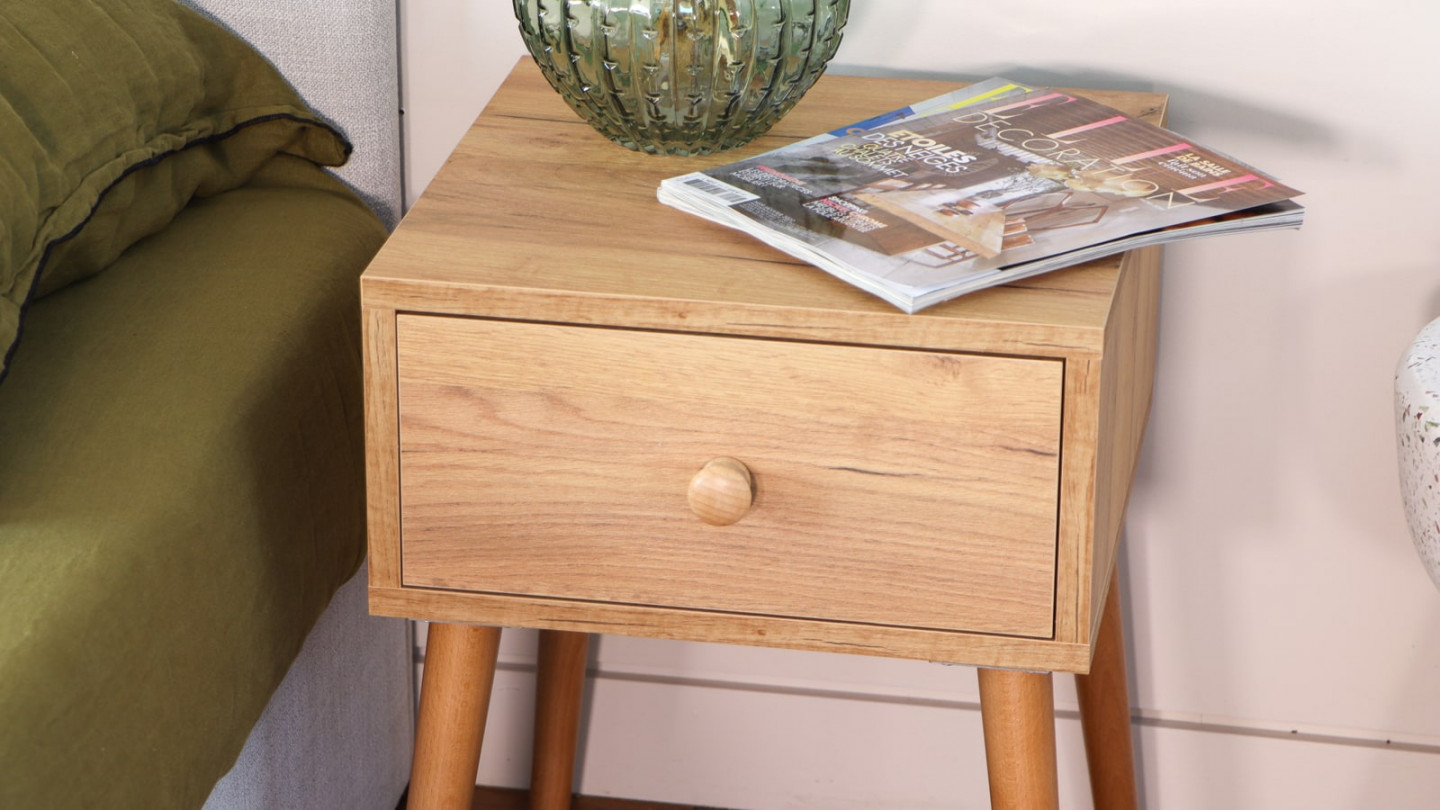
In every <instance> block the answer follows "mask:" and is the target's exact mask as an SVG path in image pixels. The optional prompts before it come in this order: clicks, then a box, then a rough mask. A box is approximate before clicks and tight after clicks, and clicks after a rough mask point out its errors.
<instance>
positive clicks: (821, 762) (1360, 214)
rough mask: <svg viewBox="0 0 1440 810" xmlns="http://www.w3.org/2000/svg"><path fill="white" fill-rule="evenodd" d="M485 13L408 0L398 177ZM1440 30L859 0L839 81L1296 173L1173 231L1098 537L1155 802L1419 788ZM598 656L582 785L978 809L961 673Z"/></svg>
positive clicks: (1065, 701) (1386, 8)
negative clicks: (1408, 511) (1266, 216)
mask: <svg viewBox="0 0 1440 810" xmlns="http://www.w3.org/2000/svg"><path fill="white" fill-rule="evenodd" d="M508 5H509V4H508V3H503V2H500V0H488V1H487V2H484V3H479V2H476V1H475V0H424V1H423V2H409V3H404V4H402V14H403V16H402V21H403V24H404V31H403V62H404V71H403V78H404V90H405V94H406V115H405V125H406V129H405V134H406V138H407V160H408V166H409V176H408V181H407V189H408V190H409V192H410V193H411V195H412V198H413V195H414V194H417V193H419V192H420V191H421V190H422V189H423V188H424V186H425V184H426V183H427V182H428V180H429V178H430V177H431V176H433V174H434V172H435V171H436V170H437V169H438V167H439V165H440V162H441V161H442V160H443V158H444V156H445V154H446V153H447V152H448V150H449V149H450V147H451V146H452V145H453V144H454V143H455V141H456V140H457V139H458V138H459V137H460V134H461V133H462V132H463V130H464V128H465V127H466V126H467V125H468V123H469V122H470V121H471V120H472V119H473V118H474V116H475V115H476V114H477V113H478V112H479V110H480V108H481V107H482V106H483V104H484V102H485V100H486V99H487V98H488V97H489V94H490V93H491V92H493V89H494V88H495V86H496V85H498V83H499V82H500V80H501V79H502V78H503V77H504V75H505V74H506V72H507V71H508V69H509V68H510V66H511V65H512V64H513V62H514V59H515V58H516V56H518V55H519V54H520V53H521V45H520V43H519V40H518V36H517V35H516V34H515V32H514V27H513V25H512V24H511V23H510V22H509V20H508V19H506V15H507V14H508ZM482 8H483V9H484V11H486V12H487V14H489V15H491V16H489V17H487V16H485V15H482V14H481V13H480V10H481V9H482ZM496 21H499V22H498V24H497V23H496ZM1437 34H1440V4H1435V3H1433V2H1428V0H1425V1H1423V2H1422V0H1375V1H1374V2H1370V3H1367V4H1363V5H1360V6H1357V5H1356V4H1354V3H1342V2H1339V1H1338V0H1270V2H1263V3H1261V2H1254V0H1212V2H1209V3H1205V4H1195V3H1154V2H1142V1H1141V0H1092V1H1091V2H1085V3H1076V2H1060V0H1011V2H1007V3H988V4H987V3H961V2H954V0H885V2H881V0H854V10H853V11H852V14H851V19H850V25H849V28H848V32H847V37H846V42H845V44H844V45H843V46H842V49H841V51H840V54H839V56H838V57H837V59H836V62H835V67H834V68H833V69H834V70H835V71H837V72H844V73H878V74H885V75H904V76H923V77H931V78H954V79H957V80H973V79H977V78H983V77H985V76H988V75H991V74H1003V75H1008V76H1012V77H1014V78H1016V79H1019V80H1024V81H1030V82H1037V83H1046V84H1059V85H1068V86H1076V87H1083V86H1091V87H1106V88H1117V89H1131V90H1153V91H1160V92H1167V93H1169V94H1170V95H1171V126H1172V128H1174V129H1177V130H1180V131H1182V132H1184V133H1186V134H1188V135H1191V136H1192V137H1194V138H1196V139H1198V140H1200V141H1201V142H1204V143H1207V144H1209V145H1212V146H1214V147H1216V148H1218V149H1221V150H1223V151H1227V152H1230V153H1232V154H1234V155H1236V156H1238V157H1241V158H1242V159H1246V160H1249V161H1251V162H1254V163H1256V164H1258V165H1260V166H1262V167H1264V168H1266V169H1268V170H1270V171H1272V172H1274V173H1276V174H1278V175H1280V176H1281V177H1282V178H1284V179H1285V180H1287V181H1288V182H1290V183H1291V184H1292V185H1295V186H1298V187H1300V188H1302V189H1305V190H1307V191H1308V192H1309V195H1308V197H1307V198H1306V202H1307V204H1308V205H1309V208H1310V211H1309V222H1308V223H1307V224H1306V226H1305V227H1304V229H1303V230H1302V231H1300V232H1298V233H1294V232H1285V233H1277V234H1269V235H1253V236H1242V237H1227V238H1221V239H1217V240H1211V241H1209V242H1203V243H1195V244H1188V245H1183V246H1175V247H1172V248H1170V249H1169V250H1168V252H1167V257H1166V268H1167V269H1166V273H1165V290H1164V297H1163V314H1162V321H1161V351H1160V370H1159V376H1158V382H1157V388H1156V397H1155V405H1154V412H1153V415H1152V419H1151V423H1150V431H1149V435H1148V438H1147V442H1146V450H1145V456H1144V460H1143V463H1142V466H1141V469H1140V473H1139V480H1138V481H1137V483H1136V488H1135V492H1134V495H1133V499H1132V503H1131V508H1130V513H1129V529H1128V535H1127V540H1126V548H1125V552H1124V555H1123V557H1122V559H1121V578H1122V582H1123V588H1124V591H1125V594H1126V596H1127V597H1128V599H1129V610H1128V615H1127V628H1126V629H1127V631H1128V633H1129V640H1130V654H1131V660H1132V690H1133V692H1134V705H1135V706H1136V707H1137V709H1138V714H1139V718H1140V719H1139V721H1138V726H1137V728H1138V737H1137V744H1138V748H1139V755H1140V759H1141V763H1140V765H1141V769H1142V770H1141V774H1142V776H1141V779H1142V786H1143V790H1144V793H1145V796H1146V800H1147V806H1148V807H1150V808H1164V810H1190V809H1191V808H1193V809H1194V810H1214V809H1216V808H1224V809H1225V810H1229V809H1230V808H1237V809H1241V810H1243V809H1244V808H1265V809H1266V810H1273V809H1275V808H1304V810H1353V809H1354V808H1387V810H1388V809H1389V808H1401V809H1404V808H1428V807H1433V806H1437V805H1436V802H1437V801H1440V798H1436V797H1437V796H1440V593H1436V592H1435V590H1434V589H1433V587H1432V586H1431V584H1430V582H1429V580H1428V579H1427V577H1426V575H1425V573H1424V571H1423V569H1422V568H1421V566H1420V564H1419V562H1418V560H1417V558H1416V556H1415V554H1414V552H1413V551H1412V549H1411V547H1410V539H1409V537H1408V535H1407V533H1406V528H1405V523H1404V517H1403V512H1402V508H1401V503H1400V495H1399V490H1398V486H1397V480H1396V470H1395V453H1394V438H1393V428H1392V418H1393V417H1392V414H1391V380H1392V374H1393V371H1394V365H1395V362H1396V360H1397V359H1398V358H1399V355H1400V353H1401V351H1402V350H1403V348H1404V347H1405V346H1406V344H1408V343H1409V341H1410V339H1411V337H1412V336H1413V335H1414V333H1415V332H1417V331H1418V330H1419V329H1420V327H1421V326H1422V325H1424V324H1425V323H1426V322H1427V321H1429V320H1431V319H1433V318H1435V317H1440V227H1437V225H1436V224H1435V223H1436V210H1435V208H1434V207H1433V204H1432V201H1433V199H1434V196H1435V194H1434V189H1435V188H1437V187H1440V160H1437V159H1436V157H1435V154H1434V153H1435V143H1436V141H1437V136H1436V133H1437V132H1440V105H1435V104H1434V103H1433V99H1434V98H1435V96H1436V92H1437V91H1436V89H1435V85H1434V83H1435V82H1436V81H1437V80H1440V49H1437V48H1435V47H1434V43H1433V39H1434V37H1435V36H1436V35H1437ZM896 101H897V103H898V102H903V101H907V100H906V99H897V100H896ZM532 643H533V641H532V640H531V639H530V638H528V637H526V636H525V635H524V634H511V637H510V638H509V639H507V641H506V643H505V645H504V649H503V650H502V667H503V670H502V672H501V674H500V676H499V678H498V680H497V689H498V690H499V691H498V692H497V695H496V700H495V702H494V703H493V704H492V705H493V708H492V722H491V731H490V735H489V737H488V739H487V740H486V746H487V749H486V754H485V757H484V761H483V762H482V765H481V774H480V776H481V778H482V780H483V781H485V782H487V783H491V784H515V785H518V784H522V783H523V782H524V780H525V778H526V776H525V774H526V767H527V765H528V754H527V753H526V747H527V746H528V737H527V734H528V732H527V730H526V725H527V723H528V720H527V716H528V715H527V712H528V711H529V707H530V703H529V701H530V697H529V684H530V675H529V670H528V669H527V667H528V666H529V665H530V663H531V661H532V650H531V644H532ZM595 667H596V670H597V674H596V677H595V679H594V681H593V693H592V709H591V713H590V716H589V722H588V725H587V728H586V729H585V752H584V753H585V757H584V766H583V771H582V782H581V787H582V789H583V790H585V791H586V792H588V793H597V794H610V795H620V796H629V797H644V798H654V799H662V800H669V801H683V802H690V803H698V804H706V805H712V806H728V807H737V808H746V810H771V809H772V808H773V809H774V810H782V809H783V810H795V809H797V808H817V809H819V810H848V809H849V808H855V809H856V810H859V808H866V809H867V810H868V809H871V808H932V807H933V808H940V807H945V808H980V807H984V806H986V803H985V802H986V790H985V780H984V766H983V759H982V748H981V742H980V730H979V714H978V711H977V710H976V694H977V690H976V685H975V677H974V674H973V672H971V671H970V670H968V669H964V668H951V667H941V666H935V665H927V664H915V663H899V662H886V661H876V660H870V659H851V658H845V657H839V656H827V655H810V654H799V653H786V652H779V651H767V650H755V649H740V648H723V647H713V646H701V645H686V644H661V643H654V642H644V641H634V640H627V639H621V638H605V639H603V640H602V641H601V643H600V644H599V648H598V657H597V660H596V663H595ZM1059 680H1060V681H1063V680H1064V679H1059ZM1057 702H1058V704H1059V706H1060V708H1061V709H1062V717H1061V719H1060V721H1059V723H1060V746H1061V769H1062V774H1061V780H1062V791H1063V793H1064V795H1065V796H1066V800H1067V801H1068V802H1070V803H1069V804H1068V805H1067V806H1069V807H1088V806H1089V800H1088V798H1087V791H1086V787H1085V775H1084V766H1083V759H1082V755H1081V751H1080V745H1079V734H1078V724H1077V722H1076V721H1075V719H1074V716H1073V708H1074V697H1073V692H1072V691H1071V690H1070V688H1069V685H1068V684H1064V683H1062V684H1061V688H1060V689H1059V691H1058V694H1057Z"/></svg>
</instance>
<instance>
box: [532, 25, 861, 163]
mask: <svg viewBox="0 0 1440 810" xmlns="http://www.w3.org/2000/svg"><path fill="white" fill-rule="evenodd" d="M514 3H515V17H516V18H517V19H518V20H519V22H520V33H521V35H522V36H523V37H524V39H525V45H526V46H527V47H528V48H529V49H530V53H531V55H533V56H534V57H535V61H536V63H537V64H539V66H540V70H541V71H542V72H543V73H544V74H545V78H546V79H548V80H549V82H550V85H551V86H552V87H554V88H555V89H556V91H558V92H559V93H560V95H561V96H562V97H564V99H565V101H566V102H568V103H569V104H570V106H571V107H572V108H573V109H574V110H575V112H577V113H579V114H580V117H581V118H584V119H585V120H586V121H588V122H590V124H591V125H592V126H593V127H595V129H597V130H599V131H600V132H601V133H602V134H603V135H605V137H607V138H609V139H610V140H612V141H614V142H616V143H618V144H620V145H622V146H625V147H628V148H630V149H636V150H639V151H642V152H649V153H652V154H667V155H702V154H707V153H710V152H716V151H719V150H722V149H730V148H733V147H736V146H740V145H742V144H745V143H748V142H749V141H751V140H753V139H754V138H756V137H757V136H759V135H761V134H762V133H764V132H765V131H766V130H768V129H769V128H770V127H771V126H773V125H774V124H775V122H776V121H778V120H780V118H781V117H782V116H784V115H785V113H787V112H789V111H790V108H792V107H794V106H795V103H796V102H797V101H799V100H800V97H801V96H803V95H804V94H805V91H807V90H809V89H810V86H811V85H813V84H814V83H815V80H816V79H818V78H820V74H821V73H823V72H824V71H825V65H826V64H827V63H828V62H829V61H830V58H831V57H832V56H834V55H835V49H836V47H838V46H839V44H840V36H841V32H842V29H844V27H845V19H846V16H847V15H848V14H849V11H850V0H514Z"/></svg>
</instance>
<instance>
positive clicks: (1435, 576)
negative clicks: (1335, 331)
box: [1395, 319, 1440, 587]
mask: <svg viewBox="0 0 1440 810" xmlns="http://www.w3.org/2000/svg"><path fill="white" fill-rule="evenodd" d="M1395 437H1396V442H1397V444H1398V452H1399V461H1400V492H1401V494H1402V495H1404V497H1405V512H1406V516H1407V517H1408V518H1409V520H1410V536H1411V537H1412V538H1414V540H1415V549H1416V550H1417V551H1419V552H1420V559H1421V560H1423V561H1424V562H1425V568H1426V569H1427V570H1428V571H1429V572H1430V579H1431V580H1433V581H1434V582H1435V585H1436V587H1440V319H1437V320H1434V321H1431V322H1430V324H1429V325H1428V326H1426V327H1425V328H1424V329H1422V330H1420V334H1418V335H1416V336H1415V340H1414V342H1413V343H1411V344H1410V347H1409V348H1408V349H1406V351H1405V354H1404V355H1403V356H1402V357H1401V358H1400V365H1399V367H1398V368H1397V369H1396V370H1395Z"/></svg>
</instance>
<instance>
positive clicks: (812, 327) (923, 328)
mask: <svg viewBox="0 0 1440 810" xmlns="http://www.w3.org/2000/svg"><path fill="white" fill-rule="evenodd" d="M955 85H956V83H954V82H939V81H917V80H909V79H876V78H859V77H848V76H835V75H828V76H825V77H824V78H822V79H821V81H820V82H819V83H818V84H817V85H816V86H815V87H814V88H813V89H812V90H811V91H810V93H809V94H808V95H807V96H806V97H805V99H804V100H803V101H801V103H800V104H799V105H798V106H796V108H795V110H794V111H793V112H792V113H791V114H790V115H788V116H787V117H786V118H784V119H783V120H782V121H781V122H780V123H779V124H778V125H777V126H776V127H775V128H774V129H773V130H772V131H771V132H770V133H768V134H767V135H765V136H764V137H762V138H760V139H759V140H757V141H756V142H754V143H752V144H751V145H749V146H747V147H745V148H743V149H739V150H734V151H732V152H726V153H721V154H718V155H710V156H706V157H697V158H670V157H656V156H651V155H644V154H639V153H635V152H631V151H629V150H626V149H624V148H621V147H619V146H616V145H614V144H612V143H610V142H609V141H607V140H605V139H604V138H603V137H602V136H600V135H599V134H597V133H596V132H595V131H594V130H592V129H591V128H590V127H589V125H587V124H586V123H585V122H583V121H582V120H580V119H579V118H578V117H577V116H576V115H575V114H574V113H573V112H571V111H570V109H569V108H568V107H567V106H566V105H565V103H564V101H563V100H562V99H561V98H560V97H559V95H558V94H556V93H555V92H554V91H553V90H551V89H550V87H549V85H547V84H546V83H545V80H544V78H543V77H542V76H541V75H540V72H539V71H538V70H537V69H536V67H535V65H534V64H533V63H532V62H531V61H530V60H529V59H528V58H527V59H523V60H521V62H520V63H519V64H518V65H517V66H516V68H515V70H514V71H513V72H512V73H511V75H510V77H509V78H508V79H507V80H506V82H505V84H504V85H503V86H502V87H501V89H500V90H499V92H498V93H497V94H496V95H495V97H494V99H493V100H492V101H491V103H490V104H489V106H487V107H486V109H485V111H484V112H483V113H482V114H481V116H480V117H479V119H478V120H477V121H476V123H475V125H474V126H473V127H472V128H471V129H470V131H469V132H468V133H467V134H466V135H465V137H464V138H463V139H462V140H461V142H460V144H459V145H458V146H457V147H456V149H455V152H454V153H453V154H452V155H451V157H450V159H449V161H448V162H447V163H446V164H445V167H444V168H443V169H442V170H441V172H440V173H439V175H438V176H437V177H436V178H435V180H434V181H433V182H432V183H431V185H430V187H429V189H428V190H427V191H426V192H425V194H424V196H423V197H422V198H421V199H420V200H419V201H418V203H417V204H416V205H415V207H414V208H413V209H412V210H411V211H410V213H409V214H408V215H407V216H406V218H405V220H404V222H403V223H402V224H401V226H400V227H399V229H398V230H397V231H396V233H395V234H394V235H393V236H392V237H391V239H390V240H389V242H388V243H387V244H386V246H385V247H384V249H383V250H382V251H381V253H380V255H379V256H378V257H377V258H376V260H375V261H374V263H373V264H372V265H371V266H370V268H369V270H367V271H366V273H365V276H364V278H363V281H362V291H363V299H364V302H365V305H366V306H367V307H376V308H389V309H395V310H400V311H412V312H430V313H445V314H454V315H472V316H493V317H504V318H516V319H523V320H536V321H559V322H569V323H602V324H607V325H617V326H628V327H634V328H649V329H667V330H671V329H673V330H681V331H688V332H711V333H720V334H745V335H751V336H765V337H776V338H792V339H806V340H815V339H818V340H824V341H827V342H839V343H857V344H872V345H902V346H908V347H913V348H933V349H942V350H963V351H973V352H993V353H1003V354H1018V355H1035V356H1065V357H1097V356H1099V355H1100V354H1101V353H1102V352H1103V350H1104V330H1105V326H1106V324H1107V322H1108V319H1109V315H1110V310H1111V307H1112V303H1113V298H1114V293H1115V290H1116V285H1117V280H1118V277H1119V274H1120V270H1119V268H1120V258H1119V257H1115V258H1112V259H1107V260H1100V261H1097V262H1092V263H1090V264H1087V265H1082V266H1080V267H1076V268H1070V269H1067V270H1061V271H1057V272H1054V273H1050V274H1046V275H1042V276H1039V277H1036V278H1032V279H1027V280H1024V281H1020V282H1016V283H1015V284H1012V285H1008V286H1001V287H995V288H991V289H987V290H982V291H979V292H976V293H971V294H969V295H966V296H962V297H961V298H958V299H956V300H954V301H951V302H948V303H945V304H941V305H938V306H935V307H932V308H930V309H927V310H925V311H924V312H922V313H920V314H917V315H906V314H904V313H902V312H901V311H899V310H898V309H895V308H894V307H892V306H891V305H890V304H888V303H885V302H884V301H881V300H880V299H878V298H875V297H873V296H871V295H869V294H868V293H865V292H862V291H860V290H858V289H856V288H854V287H852V286H850V285H849V284H847V283H845V282H843V281H840V280H838V279H835V278H833V277H831V276H830V275H828V274H826V273H825V272H824V271H822V270H819V269H818V268H814V267H811V266H810V265H808V264H805V263H803V262H800V261H798V260H796V259H793V258H791V257H789V256H787V255H785V254H783V253H781V252H779V251H777V250H775V249H773V248H770V247H768V246H766V245H764V244H763V243H761V242H760V241H759V240H756V239H753V238H751V237H749V236H747V235H745V234H742V233H739V232H736V231H731V230H729V229H726V228H724V227H722V226H719V225H716V224H713V223H710V222H707V221H704V220H702V219H700V218H698V217H694V216H690V215H688V214H684V213H682V212H679V211H676V210H674V209H672V208H669V207H667V206H665V205H662V204H661V203H659V202H658V201H657V200H656V199H655V190H656V188H657V186H658V185H659V183H660V181H661V180H662V179H664V178H666V177H671V176H674V175H679V174H684V173H686V172H691V171H696V170H699V169H702V168H706V167H710V166H715V165H719V164H723V163H728V162H731V161H734V160H738V159H740V158H742V157H745V156H747V155H753V154H758V153H760V152H763V151H767V150H770V149H775V148H778V147H780V146H784V145H785V144H787V143H793V142H795V141H797V140H800V139H802V138H805V137H809V136H810V135H813V134H814V133H817V132H825V131H829V130H831V129H835V128H837V127H840V126H843V125H845V124H848V123H850V122H852V121H857V120H862V119H864V118H867V117H870V116H872V115H875V114H877V113H880V112H883V111H885V110H888V109H892V108H895V107H898V106H902V105H904V104H908V103H911V102H913V101H917V100H920V99H924V98H928V97H931V96H934V95H938V94H940V93H942V92H945V91H948V90H951V89H954V87H955ZM1082 92H1084V94H1085V95H1088V96H1091V97H1094V98H1096V99H1097V100H1100V101H1102V102H1104V103H1106V104H1109V105H1111V106H1113V107H1116V108H1117V109H1120V110H1122V111H1124V112H1126V113H1129V114H1131V115H1135V116H1138V117H1141V118H1143V119H1145V120H1148V121H1151V122H1152V123H1158V122H1159V120H1160V119H1161V118H1162V117H1163V115H1164V108H1165V100H1166V97H1165V96H1163V95H1158V94H1150V93H1122V92H1099V91H1082Z"/></svg>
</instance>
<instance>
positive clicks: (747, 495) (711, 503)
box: [689, 457, 755, 526]
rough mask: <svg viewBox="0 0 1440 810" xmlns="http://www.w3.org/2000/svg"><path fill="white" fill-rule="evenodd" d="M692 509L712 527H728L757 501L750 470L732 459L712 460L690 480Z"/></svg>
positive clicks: (743, 515)
mask: <svg viewBox="0 0 1440 810" xmlns="http://www.w3.org/2000/svg"><path fill="white" fill-rule="evenodd" d="M689 499H690V511H692V512H694V513H695V515H696V516H697V517H699V518H700V519H701V520H703V521H705V522H706V523H709V524H710V525H711V526H729V525H730V524H731V523H734V522H735V521H737V520H739V519H740V518H743V517H745V513H746V512H748V511H750V504H751V502H752V501H754V500H755V479H754V478H753V477H751V475H750V469H749V468H748V467H746V466H745V465H744V464H742V463H740V462H739V461H736V460H735V459H733V458H724V457H721V458H716V459H711V460H710V462H709V463H707V464H706V465H705V466H704V467H701V468H700V472H697V473H695V477H694V478H691V479H690V492H689Z"/></svg>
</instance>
